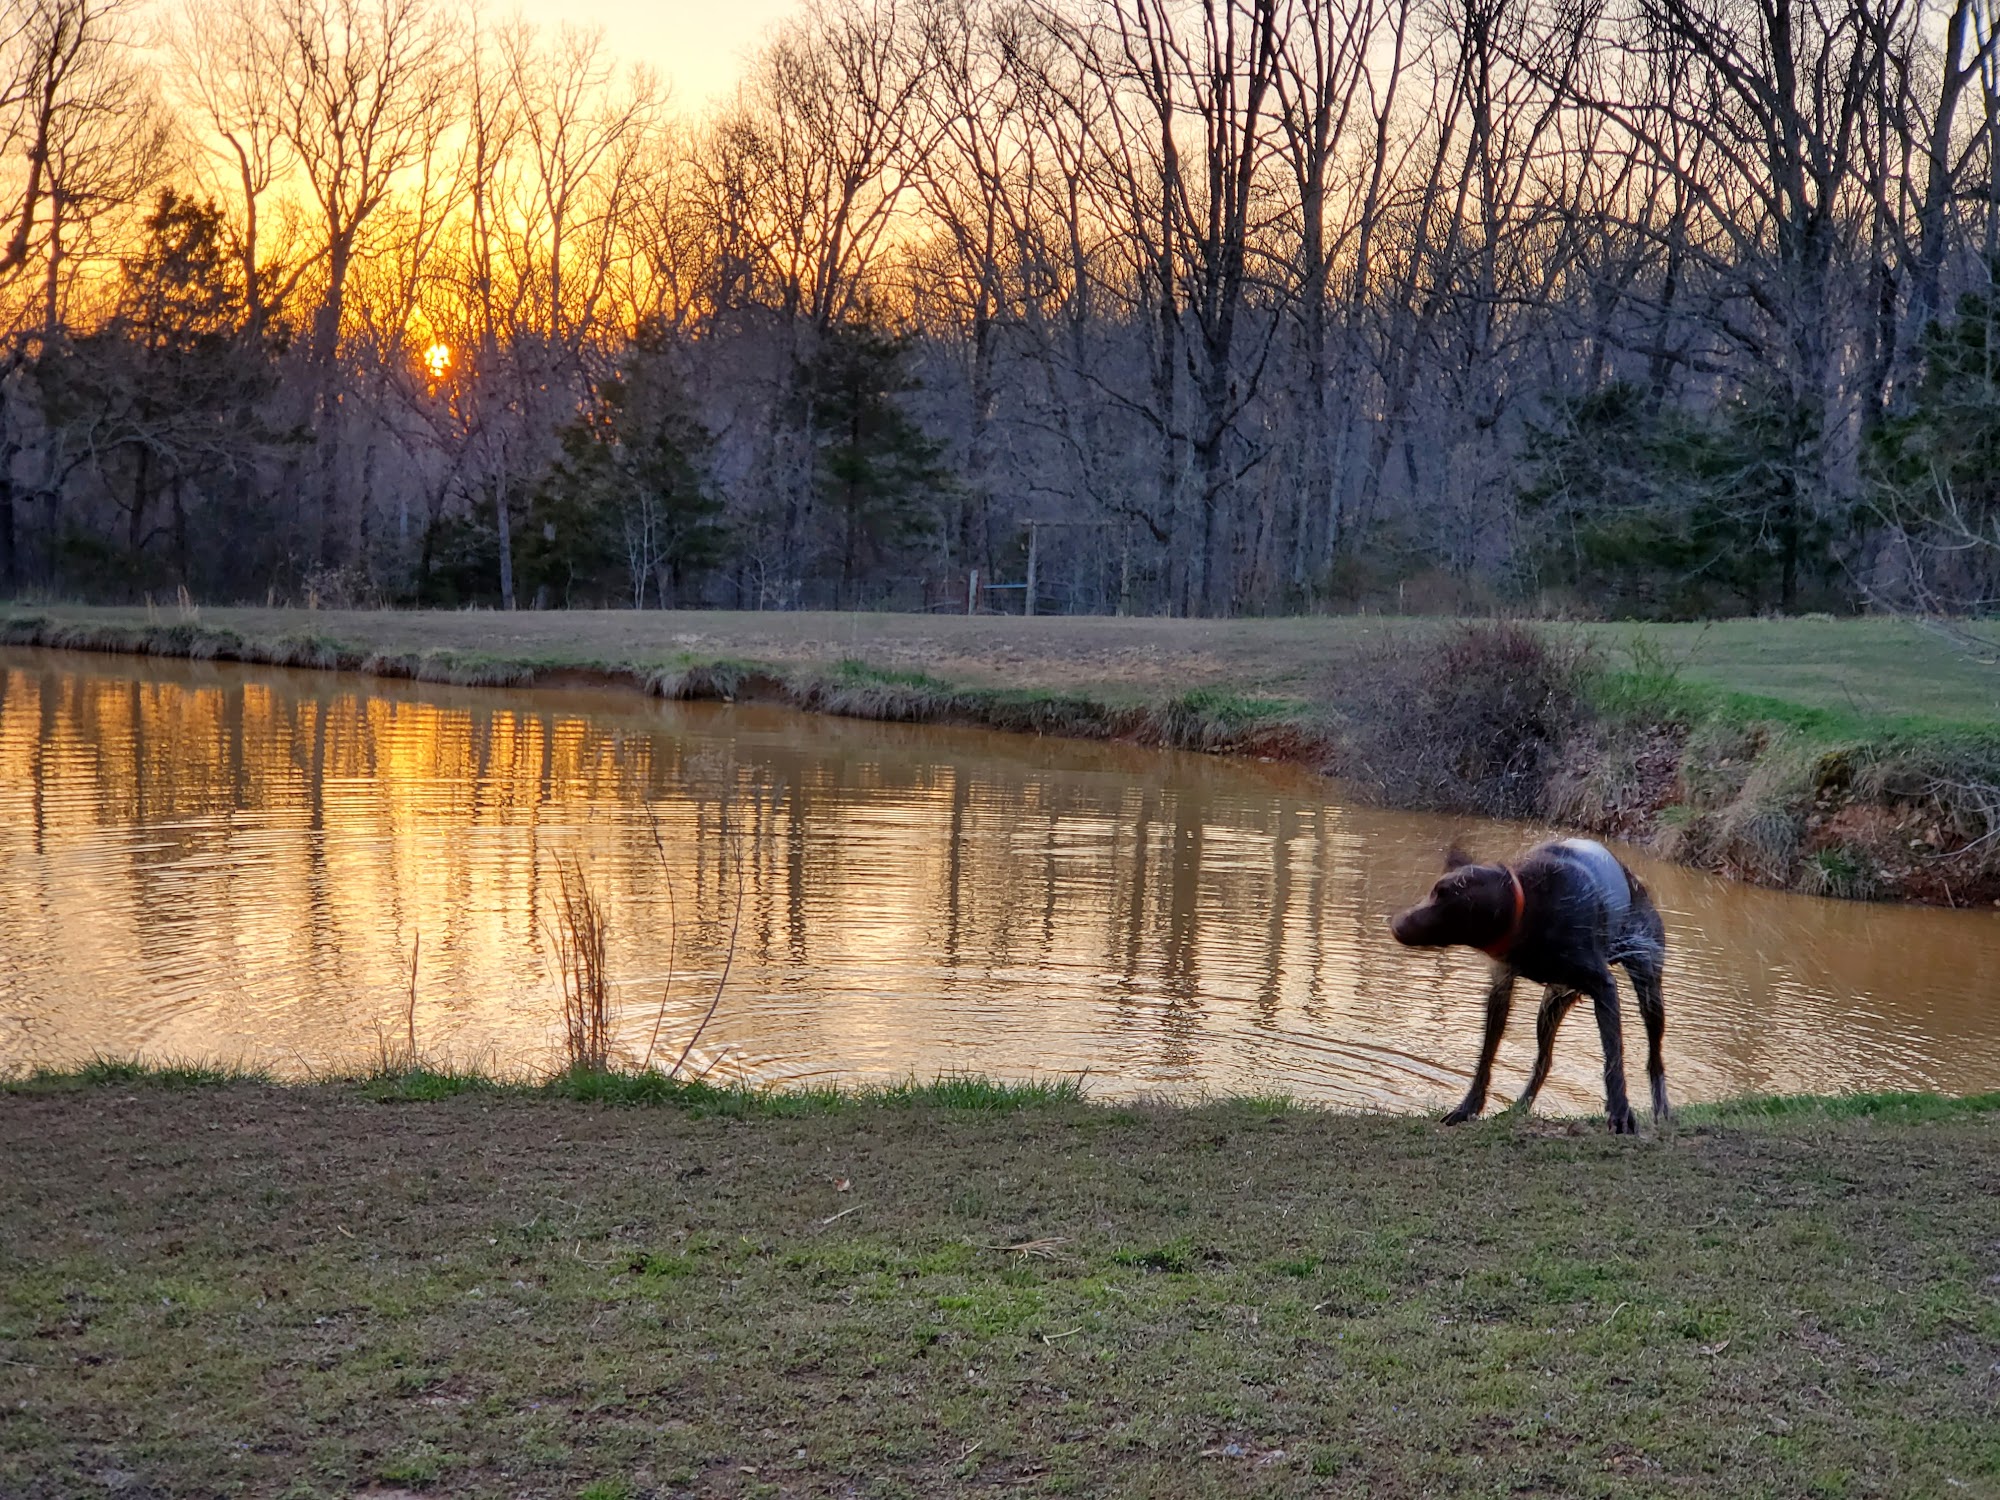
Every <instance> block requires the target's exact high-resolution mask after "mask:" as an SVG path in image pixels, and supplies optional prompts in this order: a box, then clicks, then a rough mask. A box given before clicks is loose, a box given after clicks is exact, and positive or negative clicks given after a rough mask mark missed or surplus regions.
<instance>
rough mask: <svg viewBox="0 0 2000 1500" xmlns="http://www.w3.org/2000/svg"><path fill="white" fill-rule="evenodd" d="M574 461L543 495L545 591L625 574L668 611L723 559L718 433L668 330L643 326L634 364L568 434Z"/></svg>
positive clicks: (534, 543) (601, 385) (638, 593)
mask: <svg viewBox="0 0 2000 1500" xmlns="http://www.w3.org/2000/svg"><path fill="white" fill-rule="evenodd" d="M557 437H558V440H559V441H560V443H561V445H562V457H561V458H559V459H558V460H557V461H556V462H555V464H554V465H553V466H552V467H551V468H550V470H549V472H548V473H547V475H546V476H544V478H543V480H542V483H541V485H540V486H539V487H538V489H537V490H536V492H535V495H534V498H533V502H532V508H531V514H530V525H529V527H528V532H527V535H526V537H525V538H524V541H523V545H522V548H521V555H522V569H523V576H524V579H525V580H526V581H527V582H529V583H530V584H531V586H533V587H535V588H536V589H537V591H538V592H543V591H546V592H550V593H553V592H555V591H557V590H560V592H561V594H562V597H563V598H564V599H565V600H567V599H568V598H569V597H570V594H571V591H572V590H573V589H575V588H576V587H577V586H579V585H590V584H597V583H600V582H601V581H602V580H603V579H604V578H605V577H606V576H607V575H613V574H618V573H619V572H620V570H621V568H622V582H623V585H624V588H625V590H626V592H627V593H628V596H629V598H630V600H631V603H632V606H633V607H634V608H635V609H643V608H644V607H645V604H646V599H647V596H648V593H649V592H650V593H651V595H652V597H653V598H654V599H655V600H656V601H657V602H658V603H659V604H660V605H661V606H662V607H672V606H674V605H677V604H679V603H681V602H682V601H683V599H684V597H685V595H686V593H687V590H688V589H689V588H690V587H691V586H692V585H693V584H694V583H696V582H697V581H698V580H699V578H700V576H701V575H702V574H703V573H705V572H706V571H707V570H708V569H710V568H712V567H713V566H714V565H715V563H716V561H717V560H718V559H719V558H720V557H721V555H722V549H723V543H724V539H725V538H724V534H723V531H722V528H721V527H720V525H719V524H718V517H719V516H720V514H721V511H722V506H721V503H720V501H718V500H717V499H716V498H715V496H714V494H713V493H712V492H711V490H710V487H709V484H708V479H707V472H706V464H707V458H708V450H709V443H710V440H709V435H708V431H707V429H706V428H704V427H703V426H702V424H701V421H700V419H699V418H698V417H697V416H696V414H695V410H694V404H693V402H692V400H691V399H690V398H689V395H688V392H687V388H686V385H685V384H684V382H683V381H682V380H681V378H680V375H679V373H678V371H677V370H676V369H675V367H674V360H673V349H672V346H671V344H670V343H669V341H668V339H667V338H666V336H665V335H663V334H662V333H660V332H659V331H657V330H652V329H645V330H642V331H641V332H640V334H639V336H638V337H637V339H636V340H635V341H634V342H633V344H632V346H631V348H630V349H629V350H628V351H627V355H626V362H625V367H624V369H623V370H621V371H620V372H619V373H617V374H615V375H612V376H610V377H608V378H606V379H604V380H602V381H599V382H598V384H597V388H596V391H595V400H594V401H593V402H592V404H591V406H590V407H589V408H588V409H587V410H586V411H584V412H583V413H582V414H581V415H580V416H579V417H578V418H577V419H576V420H575V421H574V422H571V423H570V424H568V425H567V426H565V427H564V428H563V429H562V430H561V431H560V432H559V433H558V434H557Z"/></svg>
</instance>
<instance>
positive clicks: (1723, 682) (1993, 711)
mask: <svg viewBox="0 0 2000 1500" xmlns="http://www.w3.org/2000/svg"><path fill="white" fill-rule="evenodd" d="M12 613H13V614H14V615H16V616H21V615H34V616H42V617H46V618H48V619H51V620H53V621H56V622H58V623H61V624H75V625H82V626H90V625H112V626H125V627H143V626H146V625H148V624H153V625H161V624H174V623H177V622H180V621H181V620H182V616H181V615H180V614H179V612H177V611H175V610H172V609H165V610H156V611H147V610H144V609H99V608H86V607H82V606H69V605H63V606H37V607H33V608H29V607H27V606H17V607H15V608H14V610H13V611H12ZM195 622H196V623H198V624H199V625H202V626H206V627H210V628H214V629H221V630H230V631H235V632H237V633H239V634H240V635H242V636H244V637H246V638H248V639H252V640H271V639H275V638H277V637H279V636H284V635H292V634H297V633H300V632H310V633H312V634H314V635H317V636H321V637H324V638H326V639H327V640H329V641H332V642H335V643H338V644H340V645H342V646H345V647H349V648H352V649H353V650H354V651H356V652H359V653H364V654H365V653H370V652H380V653H385V654H390V655H395V654H410V653H418V652H423V651H447V652H453V653H457V654H460V655H463V656H466V657H471V658H479V659H490V660H494V661H501V662H510V663H522V664H528V665H532V666H535V667H538V668H542V669H544V670H546V669H549V668H562V667H636V668H640V669H659V668H663V667H672V666H674V665H676V664H682V663H685V662H687V661H689V660H695V661H713V660H733V661H750V662H760V663H766V664H770V665H772V666H776V667H779V668H787V669H798V668H819V669H828V668H832V667H835V666H837V665H838V664H839V663H841V662H842V661H861V662H865V663H867V664H868V665H869V666H870V667H873V668H876V669H879V670H882V671H886V672H892V673H923V674H927V675H928V676H930V677H933V678H937V679H941V680H943V681H945V682H950V683H963V684H968V685H972V686H976V687H988V688H991V687H1002V688H1012V689H1019V690H1023V691H1033V692H1063V693H1080V694H1085V695H1088V696H1090V697H1093V698H1096V699H1098V700H1100V701H1105V702H1111V703H1135V702H1142V701H1158V700H1159V699H1161V698H1163V697H1166V696H1169V695H1172V694H1178V693H1181V692H1185V691H1186V690H1187V689H1189V688H1210V689H1216V690H1220V691H1224V692H1229V693H1233V694H1238V695H1242V696H1252V697H1258V696H1261V697H1278V698H1301V697H1310V696H1312V695H1313V693H1314V692H1315V691H1316V689H1317V688H1318V686H1319V682H1320V678H1321V675H1322V673H1323V671H1324V668H1325V663H1326V662H1327V661H1328V660H1329V659H1330V658H1332V657H1333V656H1335V655H1337V654H1338V653H1339V652H1341V651H1342V650H1344V649H1348V648H1350V647H1351V646H1352V644H1353V643H1354V642H1356V641H1358V640H1361V639H1364V638H1366V637H1368V636H1371V635H1375V634H1379V633H1380V632H1383V631H1396V630H1407V629H1411V628H1421V626H1422V625H1424V624H1425V623H1426V622H1418V621H1409V620H1396V619H1385V618H1382V617H1379V616H1330V617H1329V616H1315V617H1301V618H1287V619H1261V620H1163V619H1111V618H1105V617H1101V616H1086V617H1065V616H1047V617H1038V618H1036V619H1032V620H1024V619H1018V618H1012V617H994V616H981V617H976V618H967V617H965V616H960V615H885V614H830V613H800V614H748V613H740V612H731V611H675V612H658V611H654V612H645V613H640V612H634V611H629V610H575V611H549V612H545V613H533V612H520V613H515V614H498V613H494V612H490V611H468V612H459V613H411V612H397V611H336V610H318V611H310V612H308V611H302V610H268V609H203V610H201V611H200V612H199V614H198V616H196V617H195ZM1582 629H1583V630H1584V632H1585V633H1586V634H1588V635H1590V636H1591V637H1593V638H1595V639H1597V640H1599V641H1600V642H1601V643H1602V644H1603V646H1604V648H1605V650H1606V651H1607V653H1608V655H1609V656H1610V658H1611V659H1612V661H1613V662H1614V663H1618V662H1620V661H1622V660H1623V659H1624V658H1625V657H1626V655H1627V653H1628V652H1629V650H1630V648H1631V646H1632V644H1633V643H1634V642H1647V643H1650V644H1651V645H1652V646H1653V647H1655V648H1656V653H1657V654H1656V655H1655V656H1654V658H1653V660H1654V661H1655V662H1657V663H1659V664H1664V665H1665V666H1666V667H1667V668H1669V669H1670V670H1675V671H1678V672H1680V673H1681V674H1683V675H1684V676H1685V677H1686V678H1688V679H1689V680H1692V681H1699V682H1704V683H1710V684H1713V685H1715V686H1718V687H1722V688H1726V689H1730V690H1733V691H1737V692H1743V693H1752V694H1758V695H1765V696H1769V697H1773V698H1778V699H1781V700H1784V701H1787V702H1791V703H1795V704H1799V705H1802V706H1805V707H1810V708H1819V709H1828V710H1832V711H1835V712H1838V713H1842V714H1847V715H1852V716H1854V717H1857V718H1861V719H1875V718H1882V717H1887V718H1902V717H1908V716H1917V717H1923V718H1933V719H1944V720H1951V721H1958V722H1962V723H1972V724H1984V725H1991V724H1995V723H2000V667H1995V666H1990V665H1984V664H1982V663H1981V662H1979V661H1977V660H1975V659H1973V657H1972V656H1971V655H1969V654H1968V653H1966V652H1964V651H1961V650H1959V649H1957V648H1955V647H1954V646H1953V645H1952V643H1950V642H1949V641H1947V640H1946V639H1945V638H1944V637H1942V636H1940V635H1938V634H1936V633H1934V632H1931V631H1929V630H1926V629H1925V628H1924V627H1922V626H1921V625H1918V624H1915V623H1912V622H1908V621H1902V620H1890V619H1866V620H1826V619H1816V620H1731V621H1721V622H1717V623H1714V624H1699V625H1596V626H1587V627H1582Z"/></svg>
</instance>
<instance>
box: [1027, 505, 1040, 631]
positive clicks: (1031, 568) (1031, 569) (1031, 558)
mask: <svg viewBox="0 0 2000 1500" xmlns="http://www.w3.org/2000/svg"><path fill="white" fill-rule="evenodd" d="M1041 535H1042V528H1041V523H1040V522H1039V521H1030V522H1029V523H1028V607H1027V610H1026V611H1025V613H1027V614H1033V613H1034V612H1035V549H1036V547H1037V545H1038V544H1039V543H1040V541H1041Z"/></svg>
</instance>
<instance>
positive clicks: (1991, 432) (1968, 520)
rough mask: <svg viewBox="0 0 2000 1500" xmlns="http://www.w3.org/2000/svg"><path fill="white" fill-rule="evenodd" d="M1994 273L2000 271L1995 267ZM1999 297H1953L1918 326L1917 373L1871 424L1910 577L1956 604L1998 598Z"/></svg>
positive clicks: (1936, 599)
mask: <svg viewBox="0 0 2000 1500" xmlns="http://www.w3.org/2000/svg"><path fill="white" fill-rule="evenodd" d="M1996 270H2000V268H1996ZM1996 322H2000V295H1996V293H1995V290H1994V288H1993V287H1992V286H1990V285H1989V286H1986V287H1982V288H1980V289H1978V290H1976V291H1970V292H1967V293H1965V294H1964V295H1962V296H1961V297H1960V298H1959V299H1958V303H1957V306H1956V307H1955V308H1954V309H1953V316H1952V317H1951V318H1950V319H1949V320H1948V321H1944V320H1941V321H1936V322H1933V323H1932V324H1931V325H1930V326H1929V327H1928V328H1926V329H1925V330H1924V335H1923V341H1922V356H1923V365H1922V374H1921V376H1920V377H1919V378H1918V380H1917V382H1916V385H1915V387H1914V389H1913V390H1912V391H1911V392H1910V393H1909V401H1908V405H1907V407H1906V409H1905V410H1904V411H1902V412H1900V413H1898V414H1897V415H1895V416H1894V417H1892V418H1890V419H1889V420H1887V421H1885V422H1884V423H1883V424H1882V425H1881V427H1880V428H1879V429H1878V430H1877V433H1876V435H1875V442H1874V443H1873V445H1872V447H1871V449H1870V452H1869V455H1868V457H1869V467H1870V478H1871V479H1872V480H1873V482H1874V486H1875V489H1876V492H1877V495H1878V496H1879V497H1880V499H1881V500H1882V501H1883V505H1884V508H1885V509H1886V510H1887V511H1888V512H1889V519H1890V520H1891V521H1892V522H1893V523H1894V524H1895V526H1896V527H1897V529H1898V530H1899V531H1900V532H1901V533H1902V534H1903V535H1904V536H1905V537H1907V538H1909V539H1910V540H1911V541H1912V543H1913V545H1914V546H1915V548H1916V549H1917V555H1916V557H1915V558H1914V559H1913V561H1914V563H1915V565H1916V566H1917V568H1918V569H1919V570H1920V576H1919V577H1918V578H1916V579H1914V580H1912V581H1913V582H1915V583H1916V584H1918V585H1919V586H1920V587H1921V588H1922V589H1923V590H1924V591H1925V592H1926V593H1927V594H1928V595H1930V596H1931V597H1929V598H1927V599H1925V600H1921V601H1917V602H1921V603H1925V604H1928V605H1931V606H1933V607H1936V606H1942V607H1945V608H1949V609H1953V610H1976V609H1984V608H1991V607H1992V606H1993V605H1994V603H1995V602H1996V601H2000V336H1996V328H1995V324H1996Z"/></svg>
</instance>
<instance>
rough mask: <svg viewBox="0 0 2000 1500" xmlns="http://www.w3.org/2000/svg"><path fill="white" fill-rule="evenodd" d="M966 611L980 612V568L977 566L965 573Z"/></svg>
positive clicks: (970, 613)
mask: <svg viewBox="0 0 2000 1500" xmlns="http://www.w3.org/2000/svg"><path fill="white" fill-rule="evenodd" d="M965 612H966V613H967V614H969V615H976V614H978V613H979V569H977V568H974V569H973V570H972V571H971V572H970V573H968V574H966V575H965Z"/></svg>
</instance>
